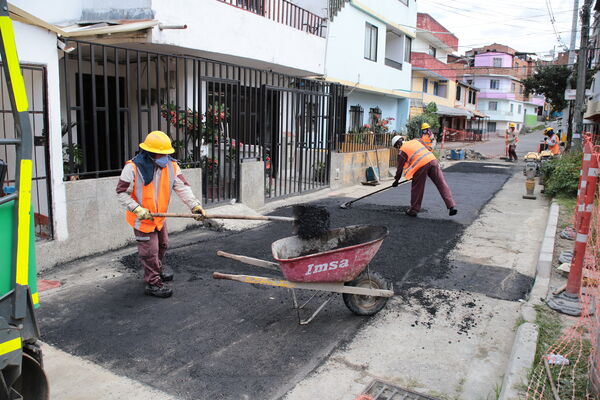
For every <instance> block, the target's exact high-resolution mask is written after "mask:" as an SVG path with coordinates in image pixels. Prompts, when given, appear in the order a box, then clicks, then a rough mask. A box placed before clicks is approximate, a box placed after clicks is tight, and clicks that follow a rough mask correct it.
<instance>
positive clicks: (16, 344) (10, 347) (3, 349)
mask: <svg viewBox="0 0 600 400" xmlns="http://www.w3.org/2000/svg"><path fill="white" fill-rule="evenodd" d="M22 347H23V345H22V344H21V337H18V338H14V339H11V340H9V341H7V342H4V343H0V356H1V355H4V354H7V353H10V352H12V351H15V350H19V349H20V348H22Z"/></svg>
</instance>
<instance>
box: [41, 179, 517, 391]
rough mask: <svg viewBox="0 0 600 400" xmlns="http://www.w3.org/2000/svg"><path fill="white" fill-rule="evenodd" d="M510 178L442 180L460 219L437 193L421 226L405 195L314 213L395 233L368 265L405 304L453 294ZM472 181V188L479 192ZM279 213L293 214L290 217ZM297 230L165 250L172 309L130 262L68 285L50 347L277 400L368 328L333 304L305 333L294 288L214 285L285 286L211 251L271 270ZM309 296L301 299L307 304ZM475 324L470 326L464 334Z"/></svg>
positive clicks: (179, 384)
mask: <svg viewBox="0 0 600 400" xmlns="http://www.w3.org/2000/svg"><path fill="white" fill-rule="evenodd" d="M511 173H512V171H510V170H509V171H506V172H504V173H503V174H498V173H496V172H494V173H490V174H488V173H485V174H478V173H477V174H472V173H469V172H464V171H461V172H457V173H452V172H448V173H446V178H447V180H448V183H449V185H450V187H451V188H452V189H453V190H454V192H455V197H456V198H457V202H458V204H459V205H458V209H459V216H460V217H461V218H460V219H453V218H451V217H448V216H447V212H446V210H445V207H444V205H443V202H442V201H441V199H440V198H439V195H438V194H437V193H435V191H434V192H431V191H430V190H431V187H428V189H427V190H428V192H427V193H426V195H425V197H426V201H425V202H424V207H425V208H426V209H427V212H424V213H422V214H421V215H420V216H419V217H417V218H412V217H408V216H406V215H404V214H403V213H402V210H401V207H402V206H406V204H407V203H406V201H407V200H406V192H407V191H408V192H409V191H410V190H409V188H408V189H402V188H397V189H393V190H395V192H392V190H390V191H386V192H383V193H382V195H381V197H379V196H373V197H376V198H375V199H373V198H368V199H365V202H362V203H361V202H357V203H355V204H354V206H353V208H351V209H349V210H342V209H340V208H339V204H341V203H342V202H344V201H346V200H348V199H345V198H334V199H331V198H330V199H326V200H324V201H320V202H318V204H319V205H323V206H326V207H327V208H328V210H329V212H330V213H331V225H332V227H333V228H335V227H340V226H347V225H356V224H371V225H385V226H387V227H388V228H389V230H390V235H389V236H388V237H387V238H386V239H385V240H384V243H383V245H382V247H381V249H380V251H379V253H378V254H377V255H376V256H375V258H374V259H373V261H372V263H371V267H372V269H373V270H375V271H378V272H380V273H381V274H382V275H383V276H385V277H386V278H388V279H390V280H391V281H392V282H393V283H394V289H395V291H396V293H397V295H399V296H402V295H403V294H404V295H406V293H410V291H413V292H414V290H415V289H414V288H415V287H417V286H422V287H426V286H427V285H433V286H435V287H446V286H448V288H450V287H449V286H451V285H452V282H454V281H455V280H456V279H458V278H459V276H458V275H456V274H457V273H458V272H456V268H453V266H452V265H451V264H450V263H449V261H448V260H447V257H446V256H447V254H448V252H449V251H450V250H452V248H453V247H454V246H455V244H456V243H457V241H458V240H459V238H460V236H461V234H462V232H463V230H464V228H465V226H466V225H468V224H469V223H470V222H472V221H473V220H474V219H475V218H476V217H477V214H478V212H479V210H480V209H481V208H482V207H483V206H484V205H485V204H486V203H487V202H488V201H489V200H490V199H491V197H492V196H493V195H494V193H495V192H497V191H498V190H499V189H500V188H501V187H502V185H503V184H504V182H505V181H506V180H507V179H508V178H509V176H510V174H511ZM467 176H468V177H467ZM466 180H473V181H472V183H473V185H472V186H470V187H469V185H468V182H465V181H466ZM428 186H431V185H429V184H428ZM433 189H434V190H435V188H433ZM467 189H468V191H467ZM369 199H370V200H369ZM366 200H369V201H368V202H367V201H366ZM274 214H276V215H291V208H286V209H281V210H278V211H277V212H275V213H274ZM291 228H292V227H291V224H289V223H276V222H273V223H269V224H268V225H264V226H261V227H259V228H255V229H251V230H247V231H243V232H239V233H230V232H221V233H218V234H214V235H213V236H212V237H211V238H209V239H205V240H203V241H202V242H197V243H190V245H188V246H184V247H180V248H177V249H172V250H170V252H169V253H167V262H168V263H169V264H170V265H172V267H173V269H174V271H175V281H174V282H173V287H174V292H175V293H174V296H173V297H172V298H170V299H166V300H165V299H156V298H151V297H146V296H144V295H143V290H142V289H143V284H142V281H141V278H140V274H139V271H137V270H136V261H135V256H134V255H132V256H128V257H125V258H124V259H123V260H122V264H121V267H119V269H120V271H119V272H122V273H123V275H121V276H118V277H115V278H112V279H103V278H101V277H99V278H98V280H97V281H95V282H87V283H81V284H79V285H71V286H68V285H67V286H65V287H64V288H63V289H61V292H60V293H56V294H55V295H52V296H48V298H47V300H46V301H45V302H44V303H43V305H42V307H41V309H40V312H39V317H40V326H41V329H42V334H43V339H44V340H45V341H47V342H48V343H50V344H53V345H56V346H58V347H59V348H61V349H62V350H64V351H67V352H69V353H71V354H74V355H76V356H81V357H84V358H86V359H88V360H91V361H93V362H95V363H99V364H100V365H103V366H105V367H107V368H108V369H109V370H111V371H112V372H114V373H117V374H119V375H125V376H127V377H130V378H132V379H135V380H138V381H141V382H143V383H146V384H148V385H150V386H153V387H155V388H157V389H160V390H163V391H165V392H167V393H170V394H173V395H175V396H178V397H181V398H185V399H200V398H210V399H271V398H278V397H280V396H281V395H283V394H284V393H285V392H286V391H287V390H289V389H290V388H291V387H292V386H293V385H294V384H295V383H296V382H298V381H299V380H301V379H302V378H303V377H304V376H306V375H307V374H308V373H310V372H311V371H312V370H313V369H314V368H315V367H317V366H318V365H319V364H320V363H321V362H322V361H323V360H324V359H325V358H326V357H327V355H328V354H329V353H330V352H331V351H333V350H334V349H335V348H336V347H339V346H343V345H344V343H346V342H347V341H349V340H350V339H351V338H352V337H353V335H354V334H355V333H356V331H357V330H358V328H359V327H360V326H361V324H362V323H364V322H366V321H368V318H365V317H357V316H355V315H354V314H352V313H351V312H350V311H349V310H348V309H347V308H346V307H345V306H344V304H343V302H342V301H341V298H338V299H335V300H334V301H333V302H331V303H330V304H329V305H328V306H327V307H326V308H325V310H324V311H323V312H322V313H321V314H320V315H319V316H318V317H317V318H316V319H315V320H314V321H313V322H312V323H311V324H310V325H308V326H300V325H298V324H297V316H296V314H295V312H294V311H293V310H292V308H291V298H290V296H289V294H288V292H287V289H282V288H271V287H265V286H258V285H248V284H242V283H238V282H231V281H220V280H213V279H212V278H211V274H212V272H213V271H219V272H226V273H236V274H248V275H261V276H273V277H277V276H279V275H278V274H277V273H274V272H271V271H268V270H263V269H260V268H255V267H251V266H247V265H244V264H240V263H238V262H235V261H232V260H228V259H224V258H219V257H217V256H216V254H215V253H216V251H217V250H224V251H227V252H231V253H237V254H242V255H246V256H251V257H257V258H262V259H267V260H271V259H272V257H271V249H270V245H271V243H272V242H273V241H275V240H277V239H280V238H282V237H286V236H290V232H291ZM185 234H186V232H183V233H181V235H185ZM64 268H65V270H68V268H69V266H68V265H67V266H65V267H64ZM490 283H491V284H495V282H490ZM467 290H470V289H469V288H468V287H467ZM480 291H481V292H483V291H484V288H482V289H480ZM308 294H309V293H308V292H304V293H303V294H302V296H303V298H306V297H307V295H308ZM513 297H514V296H513ZM467 303H468V302H467ZM469 326H470V325H469V322H468V321H467V322H466V325H465V326H464V327H461V328H460V329H464V330H465V331H466V330H468V328H469ZM125 395H126V394H125Z"/></svg>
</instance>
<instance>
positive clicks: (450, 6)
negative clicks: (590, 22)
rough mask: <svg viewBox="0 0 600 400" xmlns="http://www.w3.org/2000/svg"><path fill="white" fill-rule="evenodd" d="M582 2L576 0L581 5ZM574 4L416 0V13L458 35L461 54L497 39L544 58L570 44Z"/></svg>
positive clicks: (563, 1)
mask: <svg viewBox="0 0 600 400" xmlns="http://www.w3.org/2000/svg"><path fill="white" fill-rule="evenodd" d="M583 2H584V0H579V7H580V8H581V6H582V5H583ZM573 6H574V1H573V0H529V1H524V0H452V1H447V0H417V9H418V11H419V12H424V13H428V14H429V15H431V16H432V17H433V18H435V19H436V20H437V21H438V22H440V23H441V24H442V25H444V26H445V27H446V29H448V30H449V31H451V32H452V33H454V34H455V35H456V36H457V37H458V40H459V46H460V47H459V49H458V52H459V53H460V54H463V53H464V52H465V51H466V50H468V49H470V48H473V47H481V46H483V45H487V44H492V43H494V42H496V43H500V44H505V45H508V46H510V47H512V48H514V49H515V50H517V51H522V52H531V53H537V54H538V55H539V56H541V57H544V58H547V57H548V56H549V55H550V52H551V51H552V49H553V48H556V51H557V52H558V51H561V50H562V47H563V46H565V45H566V46H567V47H569V46H570V43H571V23H572V19H573ZM550 13H552V15H553V19H554V21H555V22H554V25H553V24H552V23H551V20H552V19H551V17H550ZM580 28H581V24H580V22H579V26H578V30H579V29H580ZM576 47H579V35H578V36H577V41H576ZM414 51H418V50H417V49H414Z"/></svg>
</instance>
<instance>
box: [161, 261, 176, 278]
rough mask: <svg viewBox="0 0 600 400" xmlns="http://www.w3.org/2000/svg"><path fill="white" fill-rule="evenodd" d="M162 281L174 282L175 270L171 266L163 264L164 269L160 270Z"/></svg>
mask: <svg viewBox="0 0 600 400" xmlns="http://www.w3.org/2000/svg"><path fill="white" fill-rule="evenodd" d="M160 279H162V281H163V282H169V281H172V280H173V268H171V267H170V266H169V265H165V264H162V267H161V270H160Z"/></svg>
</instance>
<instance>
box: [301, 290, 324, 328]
mask: <svg viewBox="0 0 600 400" xmlns="http://www.w3.org/2000/svg"><path fill="white" fill-rule="evenodd" d="M313 297H314V296H313ZM332 298H333V293H331V294H330V295H329V297H328V298H327V300H325V301H324V302H323V303H322V304H321V305H320V306H319V308H317V309H316V310H315V312H314V313H313V314H312V315H311V316H310V318H309V319H305V320H302V319H301V318H300V309H298V323H299V324H300V325H308V324H310V322H311V321H312V320H313V319H315V317H316V316H317V315H318V314H319V313H320V312H321V310H322V309H323V308H324V307H325V306H326V305H327V303H329V302H330V301H331V299H332ZM309 301H310V300H309Z"/></svg>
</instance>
